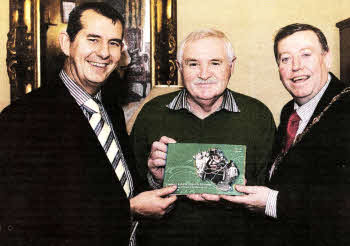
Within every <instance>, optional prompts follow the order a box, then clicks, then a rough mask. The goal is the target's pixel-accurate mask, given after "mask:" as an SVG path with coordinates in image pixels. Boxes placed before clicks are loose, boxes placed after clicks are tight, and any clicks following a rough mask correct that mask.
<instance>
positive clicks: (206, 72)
mask: <svg viewBox="0 0 350 246" xmlns="http://www.w3.org/2000/svg"><path fill="white" fill-rule="evenodd" d="M211 76H212V72H211V70H210V68H209V66H208V65H201V66H200V72H199V77H200V78H201V79H203V80H207V79H209V78H210V77H211Z"/></svg>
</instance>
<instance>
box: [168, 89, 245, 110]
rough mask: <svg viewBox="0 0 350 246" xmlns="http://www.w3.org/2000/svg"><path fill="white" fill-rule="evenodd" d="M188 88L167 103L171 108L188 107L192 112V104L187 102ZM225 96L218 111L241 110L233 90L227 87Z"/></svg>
mask: <svg viewBox="0 0 350 246" xmlns="http://www.w3.org/2000/svg"><path fill="white" fill-rule="evenodd" d="M187 94H188V92H187V90H186V89H183V90H181V91H180V92H179V93H178V94H177V95H176V96H175V97H174V99H173V100H172V101H171V102H170V103H169V104H168V105H166V107H168V108H169V109H171V110H180V109H186V110H188V111H189V112H191V108H190V105H189V104H188V102H187ZM223 96H224V98H223V100H222V104H221V105H220V107H219V108H218V109H217V110H216V111H220V110H222V109H224V110H227V111H229V112H236V113H237V112H240V110H239V108H238V105H237V103H236V101H235V99H234V96H233V93H232V91H230V90H228V89H226V90H225V91H224V94H223Z"/></svg>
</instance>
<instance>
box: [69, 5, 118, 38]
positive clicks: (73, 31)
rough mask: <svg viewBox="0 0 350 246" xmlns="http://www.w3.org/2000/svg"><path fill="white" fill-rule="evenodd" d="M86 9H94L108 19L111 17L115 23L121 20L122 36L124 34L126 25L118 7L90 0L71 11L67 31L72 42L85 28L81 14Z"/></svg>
mask: <svg viewBox="0 0 350 246" xmlns="http://www.w3.org/2000/svg"><path fill="white" fill-rule="evenodd" d="M86 10H93V11H95V12H96V13H98V14H100V15H103V16H105V17H107V18H108V19H111V20H112V22H113V24H115V23H117V22H118V21H119V22H120V23H121V24H122V28H123V35H122V37H123V36H124V27H125V22H124V18H123V16H122V15H121V14H120V13H119V12H118V11H117V10H116V9H114V8H113V7H112V6H110V5H109V4H107V3H102V2H96V3H92V2H90V3H89V2H88V3H83V4H81V5H79V6H77V7H75V8H74V9H73V10H72V12H70V14H69V20H68V25H67V33H68V36H69V39H70V41H71V42H73V41H74V39H75V37H76V35H77V33H78V32H79V31H80V30H81V29H82V28H83V26H82V24H81V16H82V14H83V13H84V11H86Z"/></svg>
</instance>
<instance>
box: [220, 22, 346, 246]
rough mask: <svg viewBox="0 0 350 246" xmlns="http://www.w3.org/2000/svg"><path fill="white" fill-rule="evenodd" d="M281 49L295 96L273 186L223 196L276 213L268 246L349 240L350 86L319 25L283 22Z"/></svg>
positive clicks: (286, 81) (285, 115)
mask: <svg viewBox="0 0 350 246" xmlns="http://www.w3.org/2000/svg"><path fill="white" fill-rule="evenodd" d="M274 51H275V58H276V61H277V65H278V67H279V73H280V78H281V81H282V83H283V85H284V87H285V88H286V89H287V91H288V92H289V93H290V94H291V95H292V96H293V100H292V101H290V102H289V103H287V104H286V105H285V106H284V107H283V109H282V112H281V122H280V126H279V128H278V134H277V138H276V143H275V148H274V158H273V161H272V163H271V166H270V167H269V173H268V174H267V185H268V187H269V188H268V187H261V186H237V187H236V189H237V190H239V191H241V192H244V193H246V195H244V196H237V197H230V196H222V198H224V199H226V200H229V201H231V202H233V203H240V204H243V205H245V206H246V207H248V208H249V209H251V210H255V211H260V212H262V213H264V214H265V215H266V216H267V217H268V218H269V220H265V222H266V225H265V227H266V229H267V230H265V232H264V234H263V235H262V237H264V239H263V238H260V239H259V240H265V241H264V242H265V244H264V245H350V241H349V239H350V236H349V232H350V229H349V228H350V227H349V225H350V220H349V218H350V217H349V216H350V211H349V210H350V207H349V205H350V203H349V202H350V197H349V190H350V185H349V184H350V94H349V91H350V90H349V88H346V87H345V85H344V84H343V83H342V82H341V81H339V80H338V79H337V78H336V77H335V76H334V75H333V74H332V73H330V72H329V68H330V64H331V54H330V51H329V48H328V44H327V41H326V38H325V36H324V35H323V33H322V32H321V31H320V30H319V29H318V28H316V27H314V26H311V25H306V24H292V25H288V26H286V27H283V28H282V29H280V30H279V32H278V33H277V35H276V37H275V44H274ZM268 225H269V226H268Z"/></svg>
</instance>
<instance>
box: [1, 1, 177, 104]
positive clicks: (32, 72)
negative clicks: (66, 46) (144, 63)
mask: <svg viewBox="0 0 350 246" xmlns="http://www.w3.org/2000/svg"><path fill="white" fill-rule="evenodd" d="M9 1H10V16H9V18H10V31H9V33H8V41H7V59H6V63H7V72H8V75H9V78H10V86H11V102H13V101H15V100H17V99H18V98H20V97H22V96H23V95H24V94H26V93H28V92H30V91H32V90H35V89H36V88H39V87H41V86H42V85H43V83H45V81H46V80H45V79H44V78H43V76H45V75H43V72H42V67H43V64H46V61H45V59H46V57H50V56H51V54H47V52H48V51H47V48H48V47H47V46H46V45H45V44H44V41H43V40H45V38H46V36H45V35H46V32H47V31H48V29H49V28H50V27H51V26H57V27H61V26H62V25H64V23H62V12H61V10H60V9H61V2H62V0H45V1H44V0H9ZM97 1H98V0H97ZM99 1H103V0H99ZM125 1H126V2H128V1H130V0H125ZM148 1H150V6H151V7H150V18H151V21H150V23H151V48H150V53H151V54H150V58H151V59H150V61H151V65H150V67H151V81H152V86H154V87H163V86H167V87H169V86H177V85H178V81H177V71H176V62H175V61H176V47H177V35H176V34H177V29H176V26H177V24H176V23H177V18H176V0H148ZM79 3H80V1H79V0H76V4H79ZM45 4H46V6H49V5H50V6H56V7H53V8H52V9H53V10H52V11H51V12H50V11H49V12H47V11H45V10H44V5H45ZM57 16H59V17H57ZM56 17H57V18H56Z"/></svg>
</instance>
